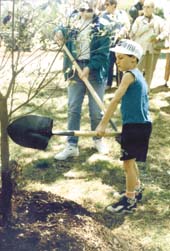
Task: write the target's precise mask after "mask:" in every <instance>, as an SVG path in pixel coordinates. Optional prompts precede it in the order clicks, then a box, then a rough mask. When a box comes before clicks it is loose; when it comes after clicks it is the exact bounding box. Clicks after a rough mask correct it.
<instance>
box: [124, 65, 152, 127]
mask: <svg viewBox="0 0 170 251" xmlns="http://www.w3.org/2000/svg"><path fill="white" fill-rule="evenodd" d="M128 72H131V73H132V74H133V75H134V77H135V81H134V82H133V83H132V84H131V85H130V86H129V88H128V89H127V91H126V93H125V95H124V96H123V97H122V101H121V113H122V120H123V124H134V123H142V124H143V123H148V122H151V119H150V116H149V100H148V85H147V83H146V81H145V79H144V77H143V75H142V73H141V72H140V71H139V70H138V69H137V68H136V69H133V70H130V71H128Z"/></svg>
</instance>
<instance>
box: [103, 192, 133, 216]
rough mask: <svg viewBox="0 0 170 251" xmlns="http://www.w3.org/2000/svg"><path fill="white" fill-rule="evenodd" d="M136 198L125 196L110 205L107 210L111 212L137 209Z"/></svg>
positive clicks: (126, 211)
mask: <svg viewBox="0 0 170 251" xmlns="http://www.w3.org/2000/svg"><path fill="white" fill-rule="evenodd" d="M136 206H137V204H136V199H130V198H127V197H126V196H123V197H122V198H121V199H120V201H118V202H117V203H115V204H112V205H109V206H108V207H107V208H106V210H107V211H109V212H110V213H132V212H133V211H134V210H135V209H136Z"/></svg>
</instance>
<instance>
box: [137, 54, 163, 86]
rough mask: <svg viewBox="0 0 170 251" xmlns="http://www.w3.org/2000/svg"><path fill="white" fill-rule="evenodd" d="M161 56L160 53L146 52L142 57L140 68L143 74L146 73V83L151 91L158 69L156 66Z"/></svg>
mask: <svg viewBox="0 0 170 251" xmlns="http://www.w3.org/2000/svg"><path fill="white" fill-rule="evenodd" d="M159 55H160V51H159V53H152V54H151V53H149V52H146V54H145V55H144V56H143V57H142V59H141V61H140V63H139V64H138V68H139V70H140V71H141V72H144V75H145V79H146V82H147V84H148V87H149V89H150V85H151V82H152V78H153V74H154V71H155V68H156V64H157V61H158V58H159Z"/></svg>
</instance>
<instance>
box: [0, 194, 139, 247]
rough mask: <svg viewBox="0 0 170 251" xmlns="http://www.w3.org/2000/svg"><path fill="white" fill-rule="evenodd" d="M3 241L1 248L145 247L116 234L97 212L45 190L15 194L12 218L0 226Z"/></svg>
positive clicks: (106, 218)
mask: <svg viewBox="0 0 170 251" xmlns="http://www.w3.org/2000/svg"><path fill="white" fill-rule="evenodd" d="M104 220H105V221H107V220H108V221H111V218H109V216H105V219H104ZM112 221H113V219H112ZM0 240H1V241H0V250H1V251H15V250H16V251H47V250H49V251H53V250H55V251H126V250H127V251H130V250H135V251H137V250H143V249H142V247H141V246H140V245H138V243H135V245H134V243H131V242H130V239H128V240H127V239H126V237H125V236H124V237H123V236H121V237H120V236H119V235H118V233H115V234H114V233H113V231H111V229H109V227H107V226H105V225H104V224H102V219H100V220H99V219H98V217H97V215H95V213H91V212H89V211H87V210H86V209H85V208H83V207H82V206H80V205H79V204H77V203H75V202H73V201H69V200H66V199H64V198H61V197H59V196H55V195H53V194H51V193H46V192H27V191H20V192H17V194H15V196H14V198H13V221H12V222H11V223H10V224H8V225H7V226H5V227H2V226H1V227H0Z"/></svg>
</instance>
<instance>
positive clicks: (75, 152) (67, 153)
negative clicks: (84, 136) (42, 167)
mask: <svg viewBox="0 0 170 251" xmlns="http://www.w3.org/2000/svg"><path fill="white" fill-rule="evenodd" d="M77 156H79V149H78V147H77V146H72V145H67V146H66V148H65V149H64V150H63V151H62V152H60V153H57V154H56V155H55V157H54V158H55V159H56V160H66V159H67V158H69V157H77Z"/></svg>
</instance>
